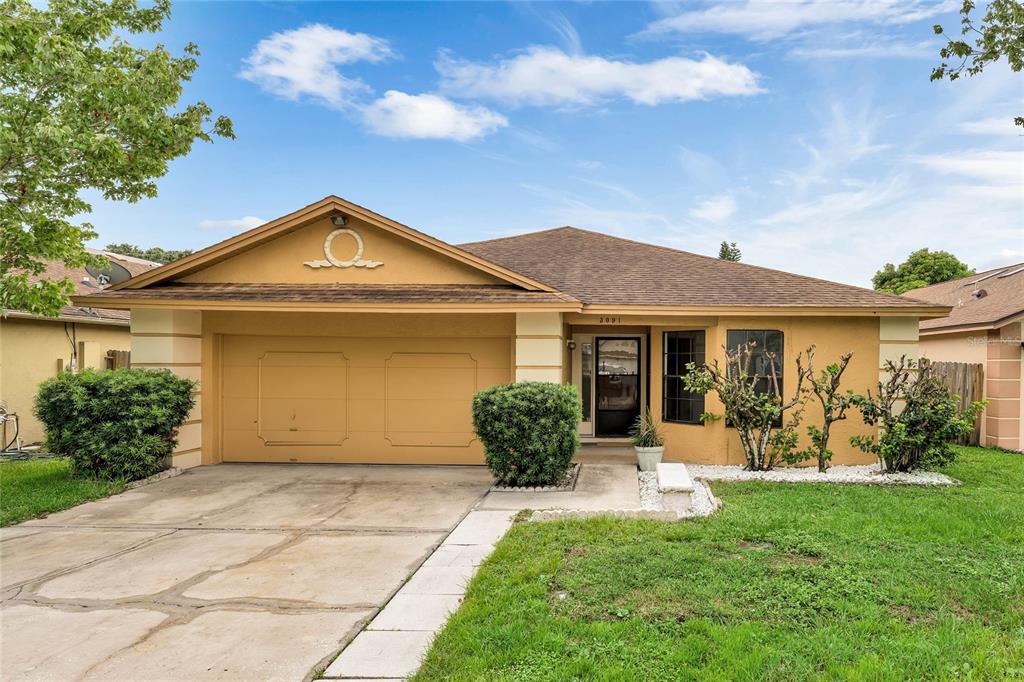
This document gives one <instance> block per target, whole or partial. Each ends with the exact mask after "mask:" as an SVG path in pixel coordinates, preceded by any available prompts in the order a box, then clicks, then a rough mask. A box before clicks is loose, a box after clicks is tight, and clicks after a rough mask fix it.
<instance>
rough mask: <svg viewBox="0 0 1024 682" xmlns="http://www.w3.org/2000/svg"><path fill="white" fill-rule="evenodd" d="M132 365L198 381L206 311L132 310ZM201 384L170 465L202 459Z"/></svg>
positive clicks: (184, 465)
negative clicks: (204, 312) (167, 370)
mask: <svg viewBox="0 0 1024 682" xmlns="http://www.w3.org/2000/svg"><path fill="white" fill-rule="evenodd" d="M131 332H132V359H131V362H132V367H149V368H153V369H161V368H166V369H169V370H171V371H172V372H174V373H175V374H177V375H178V376H180V377H184V378H186V379H193V380H195V381H196V382H199V381H200V379H201V377H202V361H203V350H202V343H203V313H202V312H201V311H193V310H151V309H135V310H132V322H131ZM202 399H203V394H202V385H201V384H198V383H197V385H196V404H195V407H194V408H192V411H191V412H190V413H189V415H188V417H187V418H186V420H185V423H184V424H182V426H181V428H180V429H179V430H178V444H177V446H176V447H175V448H174V452H173V453H172V454H171V466H174V467H179V468H188V467H194V466H199V465H200V464H202V461H203V452H202V447H203V422H202Z"/></svg>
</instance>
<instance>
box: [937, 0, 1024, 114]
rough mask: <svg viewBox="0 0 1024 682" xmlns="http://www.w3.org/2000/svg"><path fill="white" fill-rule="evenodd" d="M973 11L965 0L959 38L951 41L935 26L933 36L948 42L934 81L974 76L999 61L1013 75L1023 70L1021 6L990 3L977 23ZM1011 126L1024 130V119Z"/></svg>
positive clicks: (1000, 0) (1012, 1)
mask: <svg viewBox="0 0 1024 682" xmlns="http://www.w3.org/2000/svg"><path fill="white" fill-rule="evenodd" d="M974 7H975V3H974V0H964V3H963V5H961V7H960V35H961V36H962V37H961V38H950V37H948V34H947V33H946V31H945V29H943V28H942V26H940V25H939V24H936V25H935V33H936V35H940V36H943V37H945V38H946V40H947V42H946V45H945V46H944V47H943V48H942V49H941V50H939V56H940V57H941V58H942V63H941V64H939V65H938V66H936V67H935V68H934V69H933V70H932V80H933V81H937V80H942V79H943V78H948V79H949V80H951V81H955V80H956V79H957V78H959V77H960V76H962V75H968V76H976V75H978V74H979V73H981V72H982V71H984V70H985V67H986V66H988V65H989V64H991V63H992V62H996V61H999V60H1000V59H1001V58H1002V57H1006V63H1007V64H1008V65H1009V67H1010V69H1012V70H1013V71H1020V70H1021V69H1022V68H1024V2H1021V1H1020V0H989V3H988V6H987V7H986V8H985V15H984V16H983V17H982V18H981V21H980V22H978V23H975V20H974V19H972V18H971V12H972V11H973V10H974ZM1013 122H1014V123H1016V124H1017V125H1019V126H1024V116H1017V117H1015V118H1014V119H1013Z"/></svg>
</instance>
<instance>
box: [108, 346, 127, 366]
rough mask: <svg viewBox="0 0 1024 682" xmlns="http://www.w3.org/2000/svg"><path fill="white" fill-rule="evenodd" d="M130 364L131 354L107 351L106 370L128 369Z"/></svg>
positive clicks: (122, 351)
mask: <svg viewBox="0 0 1024 682" xmlns="http://www.w3.org/2000/svg"><path fill="white" fill-rule="evenodd" d="M131 364H132V353H131V351H127V350H108V351H107V369H120V368H122V367H130V366H131Z"/></svg>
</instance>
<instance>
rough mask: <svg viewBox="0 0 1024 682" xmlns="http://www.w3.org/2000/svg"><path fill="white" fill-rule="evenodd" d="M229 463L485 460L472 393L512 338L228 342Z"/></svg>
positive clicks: (500, 371)
mask: <svg viewBox="0 0 1024 682" xmlns="http://www.w3.org/2000/svg"><path fill="white" fill-rule="evenodd" d="M222 350H223V352H222V358H223V362H222V366H221V371H222V373H221V377H222V384H223V392H222V396H223V400H222V401H221V403H222V406H221V407H222V414H223V419H222V420H221V424H222V432H221V444H222V448H223V450H222V454H223V457H224V459H225V460H226V461H281V462H289V461H306V462H332V461H334V462H382V463H388V462H395V463H398V462H404V463H453V464H454V463H460V464H465V463H482V462H483V452H482V448H481V446H480V444H479V442H478V441H477V440H476V438H475V435H474V433H473V428H472V396H473V394H474V393H475V392H476V391H477V390H479V389H482V388H486V387H488V386H491V385H494V384H496V383H507V382H508V381H509V376H510V367H509V365H510V360H511V341H510V339H507V338H501V339H498V338H476V339H473V338H469V339H466V338H413V339H408V338H347V337H346V338H339V337H277V336H275V337H259V336H251V337H242V336H237V337H236V336H224V337H223V338H222Z"/></svg>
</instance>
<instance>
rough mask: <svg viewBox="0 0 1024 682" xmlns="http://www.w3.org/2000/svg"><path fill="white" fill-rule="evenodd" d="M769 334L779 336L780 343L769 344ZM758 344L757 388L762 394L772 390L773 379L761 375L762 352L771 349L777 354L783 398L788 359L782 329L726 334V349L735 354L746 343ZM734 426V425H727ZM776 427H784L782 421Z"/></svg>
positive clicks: (755, 372)
mask: <svg viewBox="0 0 1024 682" xmlns="http://www.w3.org/2000/svg"><path fill="white" fill-rule="evenodd" d="M736 334H743V337H742V339H738V340H735V341H734V335H736ZM768 334H778V343H777V344H769V343H768ZM751 340H753V341H756V342H757V346H756V347H757V349H758V350H757V351H755V355H754V358H753V360H754V363H755V367H754V374H755V376H757V387H758V390H759V391H760V392H761V393H768V391H769V390H770V389H771V377H770V375H769V374H768V373H767V372H764V373H760V372H759V369H764V366H763V359H764V356H763V354H762V353H761V351H764V350H765V349H770V350H772V351H774V352H775V353H776V358H775V363H774V364H775V377H776V379H777V380H778V382H779V397H780V398H782V396H784V395H785V394H786V372H785V366H786V363H785V357H786V334H785V333H784V332H783V331H782V330H781V329H727V330H726V332H725V347H726V350H727V351H728V352H730V353H731V352H733V351H735V350H736V349H737V348H739V347H740V346H742V345H743V344H745V343H750V341H751ZM726 425H727V426H732V424H728V423H727V424H726ZM775 426H776V427H778V426H782V419H781V418H780V419H777V420H776V421H775Z"/></svg>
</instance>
